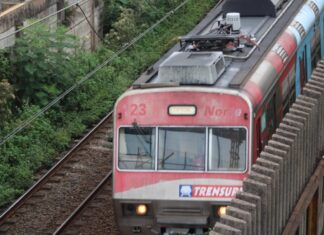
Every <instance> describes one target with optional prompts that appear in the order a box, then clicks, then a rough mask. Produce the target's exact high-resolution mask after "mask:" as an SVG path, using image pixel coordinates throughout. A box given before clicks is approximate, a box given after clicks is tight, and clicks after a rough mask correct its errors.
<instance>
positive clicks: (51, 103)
mask: <svg viewBox="0 0 324 235" xmlns="http://www.w3.org/2000/svg"><path fill="white" fill-rule="evenodd" d="M189 1H190V0H185V1H183V2H182V3H181V4H179V5H178V6H177V7H176V8H174V9H173V10H171V11H169V12H168V13H166V14H165V16H164V17H162V18H161V19H160V20H158V21H157V22H156V23H154V24H153V25H152V26H151V27H149V28H147V29H146V30H145V31H144V32H142V33H140V34H139V35H138V36H137V37H135V38H133V39H132V40H131V41H130V42H128V43H127V44H125V45H124V46H123V47H122V48H121V49H120V50H119V51H117V52H116V53H114V54H113V56H111V57H110V58H108V59H107V60H105V61H104V62H103V63H101V64H100V65H98V66H97V67H96V68H95V69H94V70H92V71H91V72H89V73H88V74H86V75H85V76H84V77H83V78H82V79H80V80H79V81H77V82H76V83H74V85H72V86H71V87H70V88H69V89H67V90H66V91H64V92H63V93H62V94H60V95H59V96H58V97H56V98H55V99H54V100H52V101H51V102H50V103H49V104H47V105H46V106H45V107H43V108H42V109H41V110H40V111H39V112H37V113H35V114H34V115H33V116H31V117H30V118H28V119H27V120H26V121H24V122H23V123H22V124H21V125H20V126H18V127H17V128H15V129H14V130H13V131H12V132H10V133H9V134H8V135H6V136H5V137H4V138H3V139H1V141H0V146H2V145H3V144H5V143H6V142H7V141H8V140H10V139H11V138H12V137H14V136H15V135H16V134H17V133H19V132H20V131H22V130H23V129H25V128H26V127H27V126H28V125H30V124H31V123H32V122H33V121H34V120H36V119H37V118H38V117H40V116H41V115H42V114H44V113H45V112H46V111H48V110H49V109H50V108H51V107H53V106H54V105H55V104H57V103H58V102H59V101H60V100H61V99H63V98H64V97H65V96H67V95H68V94H69V93H70V92H72V91H73V90H74V89H75V88H77V87H78V86H79V85H81V84H82V83H83V82H85V81H87V80H88V79H89V78H91V77H92V76H93V75H94V74H96V73H97V72H98V71H99V70H101V69H102V68H104V67H105V66H107V65H108V64H110V63H111V62H112V61H113V60H114V59H116V58H117V57H118V56H119V55H121V54H122V53H123V52H124V51H126V50H127V49H128V48H129V47H131V46H133V45H134V44H135V43H136V42H138V41H139V40H140V39H141V38H143V37H144V36H145V35H146V34H148V33H149V32H151V31H152V30H153V29H155V28H156V27H157V26H158V25H160V24H161V23H162V22H164V21H165V20H166V19H167V18H169V17H170V16H171V15H173V14H174V13H175V12H176V11H178V10H179V9H181V8H182V7H183V6H185V5H186V4H187V3H188V2H189Z"/></svg>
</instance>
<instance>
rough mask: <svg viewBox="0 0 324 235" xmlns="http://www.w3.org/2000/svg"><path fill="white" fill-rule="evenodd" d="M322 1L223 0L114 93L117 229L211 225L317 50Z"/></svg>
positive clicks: (161, 230) (203, 230) (157, 230)
mask: <svg viewBox="0 0 324 235" xmlns="http://www.w3.org/2000/svg"><path fill="white" fill-rule="evenodd" d="M243 2H244V3H243ZM257 6H259V7H257ZM323 8H324V0H316V1H314V0H311V1H307V2H305V1H301V0H295V1H293V0H290V1H284V2H283V1H270V0H262V1H260V0H259V1H257V2H256V1H253V0H244V1H243V0H227V1H223V2H220V3H219V4H218V5H217V7H215V8H214V9H212V11H211V12H210V13H209V15H208V17H207V18H208V20H206V19H205V20H204V21H202V23H201V24H199V25H198V26H197V27H196V29H195V30H194V31H193V32H192V33H190V34H189V35H187V36H185V37H181V38H180V43H179V46H178V47H175V48H173V49H172V50H171V51H170V52H169V54H168V56H166V57H164V58H163V59H161V60H160V61H159V62H157V63H156V65H155V66H154V67H153V68H152V69H150V70H149V71H148V72H146V73H145V74H144V75H143V76H142V77H141V78H139V79H138V80H137V81H136V82H135V83H134V85H133V86H132V88H130V89H129V90H128V91H126V92H125V93H124V94H123V95H122V96H121V97H120V98H119V99H118V101H117V102H116V105H115V110H114V114H115V126H114V187H113V190H114V192H113V197H114V206H115V211H116V215H117V216H116V217H117V219H118V224H119V228H120V231H121V234H126V235H127V234H207V233H208V231H209V229H210V228H211V227H212V226H213V225H214V223H215V221H217V219H218V218H219V215H220V214H222V213H224V212H225V211H226V207H225V206H226V205H227V204H228V203H229V201H230V200H231V199H232V198H233V197H234V196H235V194H236V193H237V192H238V191H239V190H241V187H242V181H243V179H244V177H246V175H247V174H248V173H249V171H250V169H251V165H252V164H253V163H254V162H255V160H256V159H257V157H258V156H259V153H260V152H261V150H262V148H263V147H264V145H265V144H266V143H267V141H268V139H269V138H270V136H271V134H272V133H273V132H274V130H275V128H276V127H277V125H278V123H279V121H280V120H281V119H282V117H283V115H284V114H285V112H287V110H288V109H289V105H290V104H291V103H292V102H293V101H294V100H295V98H296V97H297V96H298V95H299V94H300V92H301V87H302V86H303V84H304V83H305V81H307V80H308V79H310V72H311V69H312V66H314V65H315V64H316V61H317V60H318V59H319V58H320V57H322V56H323V54H324V53H323V52H324V50H323V43H324V34H323V33H324V31H323V29H324V25H323V23H324V21H323V19H324V18H323V16H324V13H323ZM211 16H212V17H211Z"/></svg>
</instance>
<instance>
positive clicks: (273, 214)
mask: <svg viewBox="0 0 324 235" xmlns="http://www.w3.org/2000/svg"><path fill="white" fill-rule="evenodd" d="M323 150H324V59H323V60H322V61H320V62H319V64H318V66H317V68H316V69H315V71H314V72H313V75H312V79H311V80H310V81H309V82H308V83H307V84H306V86H305V88H304V89H303V95H301V96H299V97H298V98H297V100H296V102H295V103H294V104H293V105H292V107H291V108H290V110H289V113H287V114H286V115H285V117H284V119H283V120H282V123H281V124H280V125H279V127H278V129H277V130H276V133H275V134H274V135H273V136H272V139H271V140H270V141H269V143H268V145H267V146H266V147H265V149H264V151H263V152H262V153H261V157H260V158H259V159H257V162H256V164H254V165H253V166H252V169H251V174H250V175H249V176H248V177H247V178H246V179H245V180H244V182H243V191H242V192H239V193H238V194H237V195H236V198H235V199H233V200H232V202H231V203H230V205H229V207H228V209H227V213H226V215H225V216H222V217H221V219H220V222H218V223H216V225H215V227H214V229H213V231H212V232H210V234H211V235H216V234H223V235H229V234H231V235H241V234H242V235H244V234H246V235H250V234H256V235H277V234H281V233H282V232H283V231H284V230H285V232H286V233H285V234H286V235H288V234H289V235H290V234H291V235H294V234H298V235H304V234H307V233H306V223H307V222H306V220H307V207H308V204H309V203H308V204H307V200H308V202H310V201H311V199H312V198H314V195H315V192H316V190H318V191H317V192H318V194H317V199H316V198H315V199H314V200H318V202H317V205H318V213H317V215H318V217H317V220H318V224H317V234H314V235H320V234H321V233H320V232H321V231H322V230H323V222H324V204H323V203H324V202H323V201H324V195H323V184H324V183H323V177H324V160H321V156H322V154H323ZM320 160H321V161H322V163H321V164H319V162H320ZM316 168H318V169H317V171H316V172H315V174H314V171H315V170H316ZM312 176H313V177H312ZM306 186H308V187H309V188H311V189H307V187H306ZM303 192H304V194H303V195H306V196H302V197H301V195H302V193H303ZM305 198H308V199H307V200H306V199H305ZM305 200H306V201H305ZM298 202H299V203H298ZM296 205H297V206H296ZM298 205H299V206H298ZM296 211H297V212H296ZM292 212H295V213H292ZM291 225H293V226H291Z"/></svg>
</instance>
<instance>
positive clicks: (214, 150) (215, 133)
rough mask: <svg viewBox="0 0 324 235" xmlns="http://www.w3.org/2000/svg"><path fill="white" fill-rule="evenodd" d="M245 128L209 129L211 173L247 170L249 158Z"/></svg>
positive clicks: (209, 167)
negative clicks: (247, 159) (247, 158)
mask: <svg viewBox="0 0 324 235" xmlns="http://www.w3.org/2000/svg"><path fill="white" fill-rule="evenodd" d="M246 140H247V131H246V129H245V128H210V129H209V164H208V170H209V171H242V170H245V165H246V157H247V141H246Z"/></svg>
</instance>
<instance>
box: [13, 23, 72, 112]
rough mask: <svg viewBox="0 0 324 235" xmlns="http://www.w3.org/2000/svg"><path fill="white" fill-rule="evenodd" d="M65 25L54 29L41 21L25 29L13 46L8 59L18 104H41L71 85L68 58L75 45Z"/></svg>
mask: <svg viewBox="0 0 324 235" xmlns="http://www.w3.org/2000/svg"><path fill="white" fill-rule="evenodd" d="M66 32H67V30H66V28H64V27H58V28H57V30H56V32H53V31H51V30H50V29H49V28H48V27H47V26H45V25H42V24H37V25H34V26H33V27H31V28H29V29H26V30H24V33H23V34H22V36H21V37H20V38H18V39H17V40H16V44H15V46H14V47H13V49H12V53H11V62H12V66H13V68H14V70H15V76H13V77H12V78H11V80H10V81H11V82H12V83H13V84H14V86H15V88H16V90H17V99H18V101H19V105H22V104H23V103H27V104H28V103H31V104H37V105H40V106H43V105H45V104H47V103H48V102H49V101H50V100H52V99H54V98H55V97H56V96H57V95H58V94H60V93H61V92H62V91H63V90H64V89H66V88H67V87H68V86H70V85H71V84H72V83H73V81H74V77H73V76H71V73H72V72H73V65H72V63H71V60H72V59H73V56H74V53H73V52H74V50H75V49H76V48H77V41H76V38H75V37H74V36H72V35H69V34H67V33H66Z"/></svg>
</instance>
